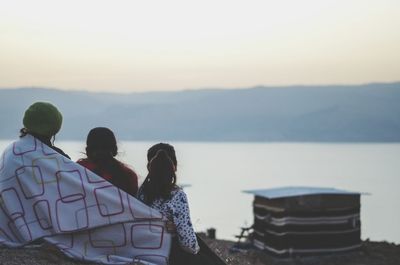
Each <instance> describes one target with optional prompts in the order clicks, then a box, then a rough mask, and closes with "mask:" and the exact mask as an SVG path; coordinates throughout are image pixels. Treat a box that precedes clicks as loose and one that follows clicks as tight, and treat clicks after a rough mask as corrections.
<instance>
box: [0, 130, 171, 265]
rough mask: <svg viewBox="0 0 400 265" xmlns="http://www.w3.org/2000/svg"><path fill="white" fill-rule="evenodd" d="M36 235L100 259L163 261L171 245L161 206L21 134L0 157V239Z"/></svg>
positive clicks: (12, 242)
mask: <svg viewBox="0 0 400 265" xmlns="http://www.w3.org/2000/svg"><path fill="white" fill-rule="evenodd" d="M38 238H43V239H44V240H46V241H47V242H49V243H50V244H52V245H54V246H56V247H57V248H58V249H60V250H61V251H62V252H63V253H65V254H66V255H67V256H69V257H71V258H75V259H80V260H85V261H92V262H97V263H102V264H127V263H132V262H134V261H140V262H142V263H143V264H167V263H168V255H169V251H170V247H171V235H170V234H169V233H167V232H166V228H165V222H164V217H163V216H162V215H161V213H160V212H158V211H157V210H155V209H152V208H150V207H148V206H146V205H145V204H143V203H142V202H140V201H139V200H137V199H136V198H134V197H132V196H130V195H129V194H127V193H125V192H124V191H122V190H120V189H118V188H116V187H115V186H113V185H111V184H110V183H109V182H107V181H106V180H104V179H103V178H101V177H99V176H97V175H96V174H94V173H93V172H91V171H89V170H87V169H86V168H84V167H82V166H81V165H79V164H77V163H75V162H73V161H71V160H69V159H67V158H65V157H64V156H62V155H60V154H59V153H57V152H55V151H54V150H53V149H51V148H50V147H48V146H47V145H45V144H43V143H42V142H41V141H39V140H38V139H36V138H34V137H33V136H30V135H27V136H25V137H23V138H20V139H19V140H18V141H16V142H14V143H12V144H11V145H10V146H9V147H8V148H7V149H6V150H5V151H4V152H3V154H2V156H1V158H0V245H4V246H8V247H18V246H23V245H25V244H29V243H30V242H32V241H34V240H36V239H38Z"/></svg>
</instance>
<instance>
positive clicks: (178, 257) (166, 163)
mask: <svg viewBox="0 0 400 265" xmlns="http://www.w3.org/2000/svg"><path fill="white" fill-rule="evenodd" d="M147 160H148V164H147V168H148V171H149V173H148V175H147V177H146V179H145V181H144V182H143V184H142V186H141V187H140V189H139V192H138V199H139V200H141V201H143V202H144V203H146V204H147V205H149V206H150V207H152V208H155V209H157V210H159V211H160V212H161V213H162V214H163V215H164V216H165V217H166V218H167V219H168V220H169V221H170V222H172V223H173V224H174V225H175V227H176V234H175V235H174V236H173V241H172V249H171V253H170V264H173V265H175V264H195V260H196V259H197V257H196V256H198V255H196V254H197V253H198V252H199V251H200V247H199V244H198V241H197V237H196V234H195V232H194V229H193V225H192V222H191V220H190V212H189V204H188V200H187V196H186V193H185V192H184V191H183V189H182V188H180V187H178V186H177V185H176V180H177V178H176V174H175V172H176V167H177V160H176V155H175V150H174V147H173V146H171V145H169V144H165V143H159V144H156V145H154V146H152V147H151V148H150V149H149V150H148V152H147Z"/></svg>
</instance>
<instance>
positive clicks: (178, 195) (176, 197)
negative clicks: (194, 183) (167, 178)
mask: <svg viewBox="0 0 400 265" xmlns="http://www.w3.org/2000/svg"><path fill="white" fill-rule="evenodd" d="M171 195H172V201H176V202H180V203H187V196H186V193H185V192H184V191H183V189H182V188H181V187H179V186H176V187H175V188H174V189H173V190H172V191H171Z"/></svg>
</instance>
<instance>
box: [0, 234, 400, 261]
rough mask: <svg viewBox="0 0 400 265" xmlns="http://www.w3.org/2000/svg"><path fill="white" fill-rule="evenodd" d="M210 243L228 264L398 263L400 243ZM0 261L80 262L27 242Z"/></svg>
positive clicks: (4, 252)
mask: <svg viewBox="0 0 400 265" xmlns="http://www.w3.org/2000/svg"><path fill="white" fill-rule="evenodd" d="M205 241H206V242H207V244H208V245H209V246H210V247H211V248H212V249H213V250H214V251H215V252H216V253H217V254H218V255H219V256H220V257H221V258H223V260H225V262H226V263H227V264H228V265H306V264H307V265H350V264H351V265H399V264H400V245H395V244H391V243H387V242H370V241H364V242H363V246H362V248H361V249H359V250H357V251H353V252H348V253H343V254H340V255H326V256H319V257H304V258H295V259H280V258H275V257H272V256H270V255H268V254H266V253H264V252H262V251H259V250H256V249H247V250H237V251H236V252H232V246H233V245H234V242H232V241H225V240H211V239H207V238H205ZM0 264H2V265H20V264H22V265H25V264H26V265H51V264H57V265H59V264H63V265H80V264H86V265H87V264H88V263H84V262H77V261H74V260H71V259H69V258H67V257H65V256H64V255H63V254H62V253H60V252H59V251H58V250H57V249H55V248H54V247H52V246H48V245H41V246H27V247H24V248H16V249H9V248H0Z"/></svg>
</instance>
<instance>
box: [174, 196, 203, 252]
mask: <svg viewBox="0 0 400 265" xmlns="http://www.w3.org/2000/svg"><path fill="white" fill-rule="evenodd" d="M171 202H172V205H173V219H174V224H175V226H176V232H177V235H178V240H179V245H180V246H181V247H182V248H183V249H184V250H185V251H187V252H189V253H192V254H197V253H198V252H199V250H200V247H199V244H198V242H197V238H196V234H195V232H194V229H193V225H192V222H191V220H190V211H189V204H188V200H187V197H186V194H185V193H184V192H183V191H182V190H179V191H178V192H177V193H176V194H175V195H174V196H173V198H172V200H171Z"/></svg>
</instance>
